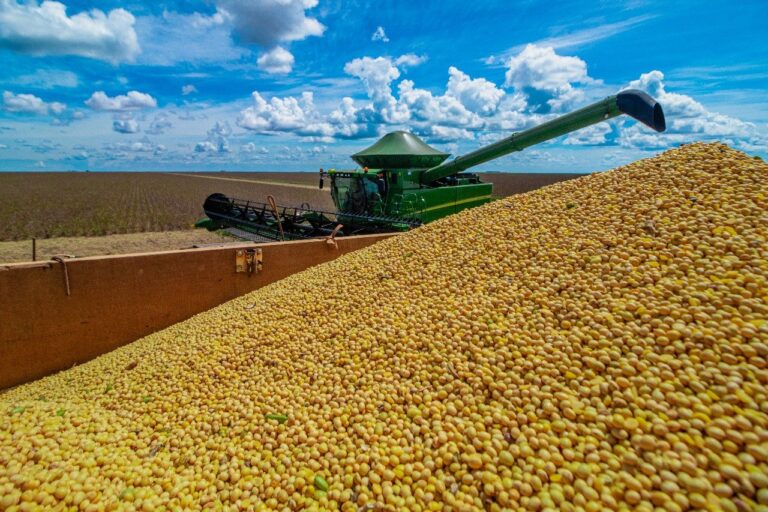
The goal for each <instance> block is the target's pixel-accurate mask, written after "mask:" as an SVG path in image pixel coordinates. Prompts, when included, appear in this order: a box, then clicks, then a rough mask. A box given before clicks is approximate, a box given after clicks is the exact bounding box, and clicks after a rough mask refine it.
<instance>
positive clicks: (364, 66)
mask: <svg viewBox="0 0 768 512" xmlns="http://www.w3.org/2000/svg"><path fill="white" fill-rule="evenodd" d="M344 72H345V73H347V74H348V75H352V76H354V77H357V78H359V79H360V81H361V82H363V86H364V87H365V91H366V93H368V97H369V98H370V99H371V101H372V102H373V109H374V110H375V111H376V112H377V113H379V114H381V116H382V117H383V119H384V120H385V121H386V122H390V123H396V122H402V121H405V120H406V119H407V113H406V112H404V110H403V109H402V108H398V104H397V100H395V98H394V96H392V87H391V84H392V82H393V81H394V80H397V79H398V78H400V70H398V68H397V66H396V64H395V63H394V62H392V59H390V58H389V57H376V58H372V57H362V58H359V59H354V60H352V61H350V62H347V63H346V64H345V65H344Z"/></svg>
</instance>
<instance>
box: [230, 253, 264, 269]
mask: <svg viewBox="0 0 768 512" xmlns="http://www.w3.org/2000/svg"><path fill="white" fill-rule="evenodd" d="M262 266H263V265H262V262H261V249H238V250H237V251H235V272H238V273H239V272H242V273H247V274H248V275H251V274H253V273H254V272H261V269H262Z"/></svg>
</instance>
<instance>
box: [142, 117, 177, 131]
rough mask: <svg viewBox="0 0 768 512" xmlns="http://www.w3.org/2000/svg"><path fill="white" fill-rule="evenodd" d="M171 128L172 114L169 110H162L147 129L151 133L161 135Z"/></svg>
mask: <svg viewBox="0 0 768 512" xmlns="http://www.w3.org/2000/svg"><path fill="white" fill-rule="evenodd" d="M169 128H173V123H172V122H171V116H170V114H168V113H167V112H160V113H159V114H157V115H156V116H155V118H154V119H152V122H151V123H149V128H147V129H146V132H147V133H149V134H151V135H161V134H163V133H165V131H166V130H168V129H169Z"/></svg>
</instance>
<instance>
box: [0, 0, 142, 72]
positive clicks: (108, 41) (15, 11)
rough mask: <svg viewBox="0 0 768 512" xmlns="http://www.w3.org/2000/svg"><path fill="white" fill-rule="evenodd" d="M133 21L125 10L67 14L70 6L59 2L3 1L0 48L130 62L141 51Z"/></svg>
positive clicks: (1, 0) (0, 9) (0, 13)
mask: <svg viewBox="0 0 768 512" xmlns="http://www.w3.org/2000/svg"><path fill="white" fill-rule="evenodd" d="M134 21H135V19H134V17H133V15H132V14H131V13H130V12H128V11H126V10H125V9H114V10H112V11H109V13H107V14H105V13H104V12H103V11H100V10H99V9H93V10H91V11H90V12H81V13H78V14H75V15H73V16H67V7H66V6H65V5H64V4H62V3H60V2H55V1H44V2H43V3H41V4H38V3H37V1H36V0H29V1H25V2H24V3H21V4H19V3H17V2H16V0H0V47H5V48H9V49H11V50H14V51H17V52H21V53H29V54H32V55H79V56H82V57H90V58H94V59H100V60H105V61H108V62H113V63H117V62H124V61H127V62H131V61H133V60H134V59H135V58H136V55H137V54H138V53H139V51H140V48H139V43H138V39H137V37H136V32H135V31H134V28H133V25H134Z"/></svg>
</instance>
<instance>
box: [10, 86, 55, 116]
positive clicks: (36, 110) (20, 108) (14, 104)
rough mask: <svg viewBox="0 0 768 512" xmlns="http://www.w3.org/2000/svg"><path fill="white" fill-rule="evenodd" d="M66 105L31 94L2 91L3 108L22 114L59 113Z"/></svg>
mask: <svg viewBox="0 0 768 512" xmlns="http://www.w3.org/2000/svg"><path fill="white" fill-rule="evenodd" d="M66 108H67V106H66V105H65V104H63V103H59V102H56V101H54V102H50V103H48V102H45V101H43V100H42V99H40V98H38V97H37V96H35V95H33V94H14V93H12V92H11V91H4V92H3V110H6V111H8V112H19V113H23V114H37V115H42V116H44V115H48V114H52V115H60V114H62V113H63V112H64V110H66Z"/></svg>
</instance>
